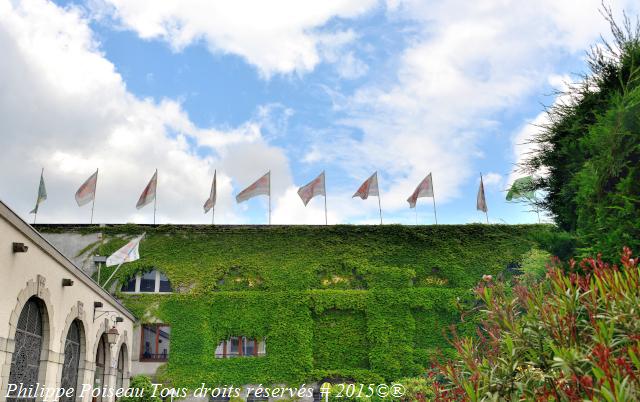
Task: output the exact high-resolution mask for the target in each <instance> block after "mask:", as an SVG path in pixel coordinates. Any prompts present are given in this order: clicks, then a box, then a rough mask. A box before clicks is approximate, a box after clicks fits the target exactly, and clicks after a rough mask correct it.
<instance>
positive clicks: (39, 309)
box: [7, 297, 44, 402]
mask: <svg viewBox="0 0 640 402" xmlns="http://www.w3.org/2000/svg"><path fill="white" fill-rule="evenodd" d="M43 316H44V308H43V303H42V301H41V300H40V299H38V298H36V297H32V298H30V299H29V300H28V301H27V303H25V305H24V307H23V308H22V312H21V313H20V317H19V318H18V325H17V327H16V334H15V349H14V352H13V356H12V357H11V371H10V373H9V384H20V383H22V386H23V387H24V388H28V387H31V386H33V387H35V385H36V384H37V383H38V373H39V371H40V354H41V353H42V344H43V342H42V339H43V332H44V330H43V326H44V320H43ZM7 401H10V402H13V401H21V402H22V401H35V398H12V397H11V396H9V397H7Z"/></svg>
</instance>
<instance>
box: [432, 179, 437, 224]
mask: <svg viewBox="0 0 640 402" xmlns="http://www.w3.org/2000/svg"><path fill="white" fill-rule="evenodd" d="M434 187H435V186H434V185H433V176H431V194H433V197H431V198H433V217H434V218H435V220H436V225H437V224H438V214H437V213H436V192H435V190H434Z"/></svg>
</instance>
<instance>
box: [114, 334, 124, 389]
mask: <svg viewBox="0 0 640 402" xmlns="http://www.w3.org/2000/svg"><path fill="white" fill-rule="evenodd" d="M125 348H126V346H125V345H122V346H121V347H120V352H119V353H118V365H117V366H116V368H117V371H118V373H117V375H116V391H117V390H118V389H120V388H122V387H123V385H124V358H125V357H124V353H125V350H124V349H125Z"/></svg>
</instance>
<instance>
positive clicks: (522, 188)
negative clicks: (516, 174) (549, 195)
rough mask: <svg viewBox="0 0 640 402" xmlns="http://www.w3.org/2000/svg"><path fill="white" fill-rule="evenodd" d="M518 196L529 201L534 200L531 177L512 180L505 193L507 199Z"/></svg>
mask: <svg viewBox="0 0 640 402" xmlns="http://www.w3.org/2000/svg"><path fill="white" fill-rule="evenodd" d="M518 198H526V199H527V200H529V201H533V200H535V198H536V195H535V191H534V189H533V177H531V176H526V177H521V178H519V179H517V180H516V181H514V182H513V184H512V185H511V188H510V189H509V192H508V193H507V201H511V200H513V199H518Z"/></svg>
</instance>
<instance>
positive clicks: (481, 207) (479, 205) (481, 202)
mask: <svg viewBox="0 0 640 402" xmlns="http://www.w3.org/2000/svg"><path fill="white" fill-rule="evenodd" d="M476 209H477V210H478V211H482V212H484V213H487V211H488V208H487V200H486V199H485V198H484V183H483V182H482V174H480V187H478V196H477V197H476ZM488 219H489V218H487V220H488Z"/></svg>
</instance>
